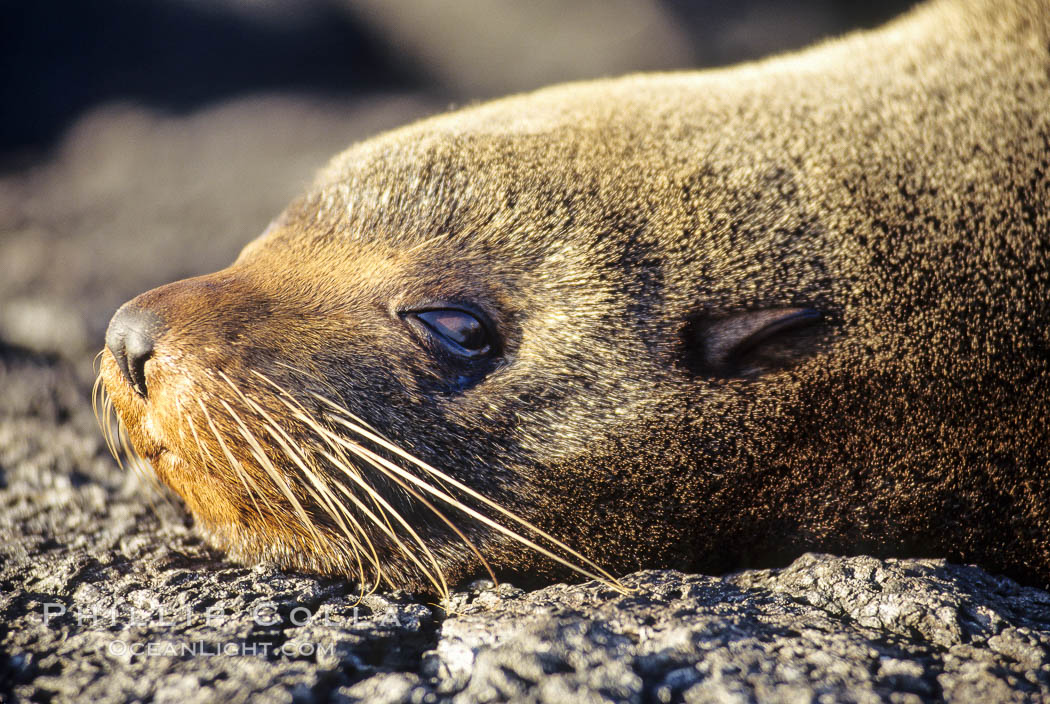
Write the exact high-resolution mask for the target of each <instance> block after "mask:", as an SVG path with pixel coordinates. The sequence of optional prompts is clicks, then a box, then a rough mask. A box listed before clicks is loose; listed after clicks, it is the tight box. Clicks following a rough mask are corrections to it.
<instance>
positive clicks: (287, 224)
mask: <svg viewBox="0 0 1050 704" xmlns="http://www.w3.org/2000/svg"><path fill="white" fill-rule="evenodd" d="M1048 174H1050V5H1048V4H1047V3H1046V2H1036V1H1035V0H1031V1H1024V0H1011V1H1010V2H998V1H997V2H991V1H987V0H964V1H960V2H934V3H932V4H927V5H923V6H921V7H919V8H917V9H914V10H913V11H911V12H910V13H908V14H906V15H905V16H904V17H902V18H900V19H898V20H896V21H894V22H892V23H890V24H889V25H887V26H885V27H883V28H881V29H878V30H875V31H871V32H866V33H857V34H853V35H849V36H847V37H845V38H842V39H839V40H834V41H830V42H827V43H824V44H821V45H818V46H816V47H814V48H811V49H808V50H805V51H802V52H800V53H796V54H791V55H786V56H783V57H778V58H773V59H770V60H765V61H762V62H757V63H753V64H747V65H743V66H740V67H735V68H730V69H725V70H715V71H704V72H690V73H669V74H654V75H636V76H628V77H625V78H621V79H615V80H601V81H595V82H588V83H578V84H570V85H564V86H558V87H553V88H549V89H545V90H541V91H538V92H535V93H531V94H527V95H522V96H516V97H510V98H506V99H503V100H498V101H495V102H491V103H487V104H482V105H480V106H476V107H471V108H468V109H464V110H461V111H458V112H452V113H450V114H447V115H443V116H438V117H435V118H431V119H428V120H425V121H422V122H419V123H417V124H414V125H410V126H407V127H404V128H402V129H399V130H396V131H393V132H390V133H387V134H385V135H381V136H379V137H376V138H374V139H371V140H369V141H366V142H364V143H361V144H358V145H356V146H353V147H351V148H350V149H349V150H347V151H346V152H344V153H342V154H340V155H338V156H337V157H336V158H335V159H334V160H333V161H332V162H331V163H330V164H329V165H328V167H326V168H325V169H324V170H322V172H321V173H320V174H319V176H318V177H317V180H316V182H315V183H314V185H313V186H312V187H311V188H310V189H309V190H308V191H307V192H306V193H305V194H304V195H303V196H302V197H300V198H299V199H297V200H296V201H295V202H293V203H292V204H291V205H290V206H289V207H288V208H287V210H285V212H284V213H283V214H281V215H280V216H279V217H278V218H277V219H276V220H275V221H274V222H273V224H272V225H271V226H270V227H269V228H268V229H267V231H266V232H265V233H264V234H263V235H262V236H260V237H259V238H258V239H256V240H255V241H253V242H251V243H250V244H248V245H247V246H246V247H245V248H244V250H243V251H242V253H241V254H240V256H239V257H238V258H237V260H236V261H235V262H234V263H233V264H232V265H231V266H230V267H228V268H226V269H223V270H221V271H219V272H216V273H214V274H210V275H207V276H201V277H197V278H192V279H188V280H184V281H179V282H176V283H173V284H169V285H167V286H163V287H160V288H158V289H154V290H152V291H149V292H146V293H144V294H142V295H141V296H139V297H137V298H135V299H134V300H132V301H130V302H129V303H127V304H125V305H124V306H123V307H122V308H121V309H120V310H119V311H118V312H117V314H116V315H115V316H114V318H113V321H112V322H111V324H110V328H109V331H108V333H107V349H106V350H105V351H104V352H103V355H102V361H101V374H100V382H101V384H102V385H103V386H104V390H102V391H100V393H101V396H102V403H103V411H104V413H105V414H106V415H107V416H108V414H109V413H110V411H111V410H114V409H115V411H116V414H117V416H118V418H119V420H120V426H121V431H120V433H121V434H122V437H123V439H124V440H125V441H126V442H128V443H129V444H130V446H131V448H132V449H133V450H134V452H135V453H137V454H138V455H140V456H141V457H143V458H145V459H146V460H148V461H149V463H150V464H151V465H152V467H153V471H154V472H155V474H156V477H157V478H158V479H159V480H160V481H161V482H162V483H163V484H165V485H167V486H168V487H170V488H171V489H173V490H174V491H175V492H176V493H177V494H178V495H179V496H181V497H182V499H183V500H184V501H185V503H186V505H187V507H188V508H189V510H190V511H191V512H192V514H193V515H194V516H195V518H196V520H197V522H198V524H199V525H200V526H201V528H202V530H203V532H204V533H205V534H206V535H207V536H208V537H209V538H210V540H211V541H212V542H213V543H214V544H216V545H218V546H220V547H222V548H224V549H226V550H228V551H229V552H230V554H232V555H233V556H234V557H236V558H238V559H242V560H259V559H266V560H273V561H276V562H278V563H280V564H282V565H285V566H288V567H290V568H297V569H306V570H315V571H320V572H326V573H339V574H346V575H351V576H354V577H358V578H361V579H362V580H363V581H365V582H369V581H371V582H372V583H375V584H378V583H380V582H381V581H385V582H387V583H389V584H393V585H398V586H406V587H410V588H416V589H424V590H432V591H438V592H441V591H444V590H445V589H447V588H448V586H449V585H450V584H453V583H454V582H456V581H459V580H462V579H464V578H466V577H467V576H470V575H473V574H475V573H478V572H479V571H481V570H482V569H484V568H486V567H490V568H491V569H493V570H494V571H495V572H496V573H497V574H517V575H519V577H520V575H523V574H528V575H532V576H534V577H536V578H538V579H547V578H550V577H552V576H554V575H557V574H562V573H563V572H564V570H565V566H566V565H572V566H574V567H575V568H576V569H578V570H580V571H582V572H583V573H585V574H589V575H608V574H609V573H622V572H625V571H628V570H634V569H637V568H643V567H653V566H662V567H678V568H685V569H689V570H707V571H721V570H727V569H731V568H738V567H745V566H754V565H770V564H777V563H778V562H782V561H784V560H787V559H789V558H790V557H792V556H795V555H797V554H799V553H801V552H803V551H807V550H819V551H827V552H835V553H869V554H873V555H884V556H885V555H893V556H906V555H925V556H941V557H946V558H949V559H952V560H955V561H962V562H976V563H978V564H980V565H982V566H984V567H986V568H987V569H990V570H993V571H996V572H1001V573H1005V574H1008V575H1010V576H1013V577H1015V578H1018V579H1021V580H1023V581H1025V582H1028V583H1033V584H1039V585H1047V584H1050V501H1048V497H1050V471H1048V470H1050V466H1048V462H1050V366H1048V365H1050V362H1048V358H1050V355H1048V349H1050V208H1048V203H1050V176H1048ZM110 439H111V441H112V442H113V444H116V439H114V438H112V437H111V438H110ZM601 568H604V570H607V571H608V572H602V571H601Z"/></svg>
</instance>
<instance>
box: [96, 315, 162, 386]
mask: <svg viewBox="0 0 1050 704" xmlns="http://www.w3.org/2000/svg"><path fill="white" fill-rule="evenodd" d="M162 329H163V321H162V320H161V318H160V316H159V315H157V314H156V313H154V312H153V311H150V310H148V309H145V308H137V307H134V306H126V305H125V306H122V307H121V308H120V310H118V311H117V312H116V313H115V314H114V315H113V319H112V320H110V321H109V328H107V330H106V347H108V348H109V351H110V352H111V353H112V354H113V359H115V360H116V361H117V366H118V367H120V371H121V373H123V374H124V378H125V379H127V380H128V383H129V384H131V388H133V389H134V390H135V393H137V394H138V395H139V396H142V397H143V398H145V397H146V369H145V368H146V360H147V359H149V358H150V356H151V355H152V354H153V344H154V341H155V339H156V337H157V335H159V334H160V332H161V330H162Z"/></svg>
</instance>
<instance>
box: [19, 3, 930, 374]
mask: <svg viewBox="0 0 1050 704" xmlns="http://www.w3.org/2000/svg"><path fill="white" fill-rule="evenodd" d="M910 4H911V2H908V1H907V0H890V1H889V2H884V3H878V2H874V3H873V2H861V1H858V0H574V1H571V2H570V1H562V0H533V1H526V0H416V1H413V2H409V1H408V0H91V1H87V0H65V1H63V0H35V1H33V0H26V2H21V3H19V2H10V1H7V0H0V69H2V70H0V105H2V106H3V113H2V115H0V353H3V351H4V350H8V351H9V352H10V351H11V350H18V354H19V355H22V354H30V355H45V356H48V357H61V358H64V359H65V360H68V361H71V362H73V363H74V365H75V366H76V367H77V368H78V369H79V370H82V371H83V372H84V374H85V376H87V377H89V376H90V365H89V364H88V363H89V362H90V359H91V357H92V356H93V355H94V354H95V352H97V351H98V350H99V349H100V348H101V346H102V337H103V333H104V330H105V326H106V323H107V321H108V318H109V316H110V315H111V314H112V312H113V310H114V309H115V308H116V307H117V306H118V305H119V304H120V303H122V302H123V301H124V300H126V299H128V298H130V297H132V296H134V295H136V294H138V293H140V292H142V291H145V290H147V289H149V288H152V287H154V286H157V285H160V284H163V283H166V282H168V281H171V280H174V279H177V278H182V277H185V276H192V275H195V274H200V273H205V272H208V271H212V270H214V269H217V268H220V267H222V266H224V265H226V264H227V263H229V262H230V261H231V260H232V259H233V258H234V257H235V256H236V253H237V251H238V250H239V249H240V248H241V247H242V246H243V245H244V244H245V243H246V242H248V241H249V240H250V239H252V238H253V237H254V236H255V235H257V234H258V233H259V232H261V231H262V229H263V228H264V227H265V225H266V224H267V222H268V221H269V220H270V219H271V218H272V217H273V216H275V215H276V214H277V213H278V212H279V211H280V210H281V208H282V207H283V206H284V205H285V204H286V203H287V202H288V201H289V200H290V199H291V198H292V197H293V196H294V195H295V194H296V193H297V192H299V191H300V190H301V189H302V188H303V187H304V186H305V185H306V184H307V183H308V182H309V179H310V177H311V175H312V173H313V171H314V170H315V169H317V168H318V167H320V166H321V165H322V164H323V163H324V162H325V161H326V160H327V159H328V158H329V157H330V156H332V155H333V154H335V153H336V152H338V151H340V150H341V149H343V148H344V147H346V146H347V145H349V144H350V143H352V142H354V141H357V140H360V139H363V138H366V137H368V136H370V135H372V134H375V133H377V132H379V131H382V130H384V129H387V128H390V127H394V126H397V125H400V124H403V123H406V122H409V121H411V120H415V119H417V118H420V117H423V116H426V115H429V114H433V113H435V112H439V111H443V110H446V109H448V108H450V107H456V106H461V105H464V104H469V103H470V102H472V101H476V100H480V99H484V98H489V97H493V96H497V95H502V94H506V93H512V92H516V91H522V90H528V89H531V88H535V87H539V86H543V85H546V84H550V83H555V82H558V81H565V80H574V79H585V78H594V77H600V76H615V75H619V74H623V73H628V72H631V71H639V70H666V69H687V68H694V67H706V66H716V65H723V64H728V63H734V62H737V61H742V60H747V59H753V58H758V57H762V56H765V55H767V54H771V53H775V52H780V51H785V50H790V49H794V48H798V47H801V46H804V45H806V44H809V43H811V42H813V41H815V40H818V39H821V38H824V37H828V36H833V35H837V34H840V33H843V32H845V31H849V30H851V29H855V28H862V27H870V26H875V25H877V24H880V23H882V22H884V21H886V20H887V19H889V18H891V17H893V16H894V15H896V14H899V13H900V12H901V11H903V10H904V9H906V8H907V7H908V6H909V5H910ZM4 356H5V355H4V354H0V362H2V361H3V358H4ZM7 356H9V354H8V355H7ZM0 366H2V365H0Z"/></svg>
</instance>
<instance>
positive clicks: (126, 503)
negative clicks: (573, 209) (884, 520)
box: [0, 345, 1050, 704]
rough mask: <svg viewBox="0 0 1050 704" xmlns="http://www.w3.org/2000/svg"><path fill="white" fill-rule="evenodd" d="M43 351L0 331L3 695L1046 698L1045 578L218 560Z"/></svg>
mask: <svg viewBox="0 0 1050 704" xmlns="http://www.w3.org/2000/svg"><path fill="white" fill-rule="evenodd" d="M81 394H82V381H81V380H79V379H78V377H77V374H76V373H74V371H73V370H72V369H71V368H70V366H69V365H68V364H67V363H66V362H64V361H62V360H61V359H58V358H54V357H47V356H44V355H41V354H39V353H32V352H28V351H26V350H20V349H18V348H14V347H12V346H9V345H5V346H2V347H0V559H2V562H0V701H8V698H10V699H12V700H24V701H55V702H63V701H92V702H122V701H147V700H148V701H155V702H177V703H178V704H189V703H190V702H213V701H224V702H231V703H232V702H292V701H298V702H306V701H337V702H391V703H393V702H454V703H456V704H462V703H466V702H503V701H515V702H551V703H554V702H607V701H613V702H638V703H641V702H708V701H728V702H748V701H778V702H780V701H797V702H809V701H857V702H868V701H871V702H874V701H893V702H917V701H940V700H945V701H956V702H972V701H1040V700H1044V699H1046V698H1050V594H1047V593H1046V592H1043V591H1041V590H1037V589H1031V588H1024V587H1020V586H1018V585H1017V584H1015V583H1013V582H1011V581H1010V580H1007V579H1005V578H998V577H993V576H991V575H988V574H986V573H985V572H983V571H981V570H979V569H977V568H974V567H960V566H954V565H946V564H944V563H943V562H939V561H935V560H899V561H898V560H888V561H880V560H875V559H872V558H866V557H854V558H840V557H833V556H822V555H807V556H804V557H802V558H800V559H799V560H797V561H796V562H795V563H794V564H792V565H791V566H790V567H788V568H786V569H782V570H769V571H750V572H743V573H739V574H736V575H730V576H727V577H722V578H718V577H708V576H697V575H684V574H681V573H678V572H670V571H651V572H641V573H638V574H634V575H630V576H629V577H627V578H626V579H625V580H624V583H625V584H626V585H627V586H629V587H631V588H632V589H633V591H632V592H631V593H629V594H627V595H623V594H619V593H617V592H616V591H613V590H612V589H610V588H609V587H607V586H604V585H601V584H598V583H594V582H591V583H587V584H580V585H572V586H567V585H554V586H550V587H547V588H544V589H540V590H537V591H534V592H531V593H525V592H522V591H521V590H519V589H515V588H514V587H512V586H510V585H506V584H504V585H500V586H499V587H497V588H491V586H490V585H484V584H479V585H473V587H472V588H471V590H469V591H466V592H462V593H458V594H456V595H455V596H454V597H453V599H452V602H451V603H450V604H448V605H446V606H447V611H448V612H451V613H452V615H448V614H447V613H446V611H443V610H441V609H439V608H437V607H436V606H435V605H432V604H427V603H420V602H418V601H415V600H413V599H412V598H411V597H410V596H409V595H407V594H403V593H383V594H375V595H370V596H365V597H363V598H360V599H359V598H358V597H357V596H355V594H354V592H353V590H352V588H351V585H348V584H347V583H345V582H343V581H340V580H331V579H320V578H316V577H310V576H303V575H296V574H288V573H284V572H281V571H279V570H277V569H275V568H272V567H269V566H259V567H254V568H250V567H241V566H236V565H232V564H230V563H228V562H226V561H225V560H224V559H223V557H222V556H221V555H218V554H215V553H213V552H212V551H210V550H209V549H208V548H207V547H206V546H204V545H203V543H202V542H201V541H200V540H199V539H198V538H197V537H196V536H195V534H194V532H193V529H192V526H191V525H190V523H189V521H188V520H187V518H186V517H185V516H184V514H183V513H182V512H181V511H180V509H179V508H178V506H176V505H174V504H172V503H169V502H168V501H166V500H165V499H163V498H162V497H159V496H157V495H155V494H154V495H153V498H152V499H150V496H151V494H150V492H149V490H148V487H144V486H142V485H141V482H140V480H137V479H136V475H135V474H134V473H131V472H122V471H121V470H119V469H118V468H117V467H116V465H115V463H114V462H113V460H112V459H111V458H110V457H109V456H108V454H107V453H106V450H105V448H104V445H103V443H102V441H101V439H100V437H99V434H98V432H97V429H96V428H95V427H94V418H93V417H92V414H91V411H90V408H89V406H88V404H87V401H86V400H85V399H84V397H83V396H82V395H81Z"/></svg>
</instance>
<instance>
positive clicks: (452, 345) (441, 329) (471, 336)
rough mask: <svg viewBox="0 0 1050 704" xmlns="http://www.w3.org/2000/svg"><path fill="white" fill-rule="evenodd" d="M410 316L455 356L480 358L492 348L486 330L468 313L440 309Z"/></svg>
mask: <svg viewBox="0 0 1050 704" xmlns="http://www.w3.org/2000/svg"><path fill="white" fill-rule="evenodd" d="M410 315H411V316H412V317H414V318H415V319H416V320H418V321H420V322H421V323H423V325H424V326H426V327H427V328H428V329H429V331H430V332H432V333H434V336H435V337H436V338H437V339H438V340H439V341H440V342H441V343H442V344H444V345H445V347H447V348H448V349H449V351H451V352H453V353H455V354H457V355H460V356H463V357H480V356H482V355H484V354H486V353H487V352H488V351H489V350H490V349H491V348H492V343H491V340H490V339H489V331H488V328H486V327H485V324H484V323H482V322H481V321H480V320H478V319H477V318H476V317H475V316H473V315H471V314H470V313H467V312H465V311H462V310H456V309H454V308H440V309H437V310H426V311H421V312H418V313H410Z"/></svg>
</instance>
